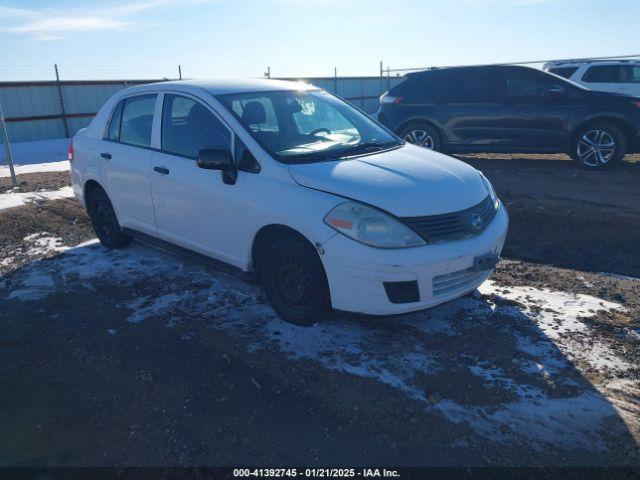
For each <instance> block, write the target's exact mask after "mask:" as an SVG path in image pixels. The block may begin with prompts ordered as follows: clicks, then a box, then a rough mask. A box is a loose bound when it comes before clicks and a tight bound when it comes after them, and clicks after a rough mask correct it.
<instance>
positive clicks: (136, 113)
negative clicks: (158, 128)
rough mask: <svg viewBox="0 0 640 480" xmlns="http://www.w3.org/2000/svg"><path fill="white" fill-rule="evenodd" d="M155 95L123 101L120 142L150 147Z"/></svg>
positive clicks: (140, 96)
mask: <svg viewBox="0 0 640 480" xmlns="http://www.w3.org/2000/svg"><path fill="white" fill-rule="evenodd" d="M156 97H157V95H155V94H153V95H139V96H135V97H129V98H125V99H124V106H123V108H122V123H121V125H120V142H122V143H126V144H129V145H135V146H138V147H150V146H151V127H152V126H153V112H154V110H155V108H156Z"/></svg>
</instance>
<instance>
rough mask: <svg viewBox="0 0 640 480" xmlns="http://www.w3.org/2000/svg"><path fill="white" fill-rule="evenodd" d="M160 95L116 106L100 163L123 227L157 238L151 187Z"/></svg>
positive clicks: (101, 148)
mask: <svg viewBox="0 0 640 480" xmlns="http://www.w3.org/2000/svg"><path fill="white" fill-rule="evenodd" d="M156 99H157V95H156V94H155V93H154V94H139V95H135V96H131V97H127V98H125V99H123V100H120V102H119V103H118V104H117V105H116V106H115V108H114V110H113V112H112V114H111V119H110V121H109V124H108V127H107V131H106V132H105V137H104V139H103V141H102V142H101V145H100V146H99V148H98V150H99V151H98V152H97V153H98V155H97V161H98V165H99V170H100V172H101V177H102V179H103V181H104V183H105V188H106V190H107V194H108V195H109V198H110V199H111V203H112V204H113V206H114V209H115V211H116V215H117V216H118V221H119V222H120V225H121V226H123V227H128V228H133V229H135V230H139V231H141V232H144V233H147V234H155V231H156V225H155V219H154V214H153V204H152V201H151V191H150V187H149V166H150V163H151V153H152V152H151V134H152V126H153V115H154V110H155V106H156Z"/></svg>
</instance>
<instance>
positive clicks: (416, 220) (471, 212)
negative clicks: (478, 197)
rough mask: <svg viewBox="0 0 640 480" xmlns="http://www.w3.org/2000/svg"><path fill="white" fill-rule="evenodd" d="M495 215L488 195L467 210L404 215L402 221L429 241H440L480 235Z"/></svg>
mask: <svg viewBox="0 0 640 480" xmlns="http://www.w3.org/2000/svg"><path fill="white" fill-rule="evenodd" d="M495 216H496V209H495V207H494V205H493V202H492V201H491V197H490V196H488V195H487V197H486V198H485V199H484V200H483V201H481V202H480V203H479V204H477V205H475V206H473V207H471V208H467V209H466V210H460V211H459V212H454V213H445V214H442V215H430V216H428V217H404V218H400V221H402V222H403V223H404V224H405V225H407V226H408V227H409V228H411V229H412V230H414V231H415V232H417V233H418V234H419V235H420V236H421V237H422V238H424V239H425V240H426V241H427V242H429V243H438V242H447V241H452V240H461V239H463V238H469V237H474V236H476V235H479V234H481V233H482V232H484V230H485V229H486V228H487V226H488V225H489V224H490V223H491V221H492V220H493V218H494V217H495ZM478 219H479V221H478Z"/></svg>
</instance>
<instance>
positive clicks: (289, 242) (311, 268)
mask: <svg viewBox="0 0 640 480" xmlns="http://www.w3.org/2000/svg"><path fill="white" fill-rule="evenodd" d="M260 272H261V277H262V283H263V285H264V290H265V293H266V294H267V298H268V299H269V302H270V303H271V306H272V307H273V309H274V310H275V311H276V312H277V313H278V315H279V316H280V317H281V318H282V319H283V320H285V321H287V322H289V323H293V324H295V325H302V326H310V325H313V324H314V323H315V322H317V321H318V320H320V319H321V318H322V317H323V316H324V315H326V314H327V313H328V311H329V306H330V301H329V285H328V283H327V277H326V274H325V272H324V268H323V266H322V262H321V261H320V258H319V257H318V252H316V250H315V249H314V248H313V247H312V246H311V245H310V244H309V243H307V242H305V241H303V240H301V239H298V238H293V237H289V238H284V239H282V240H279V241H277V242H276V243H274V244H273V245H271V247H269V249H268V250H267V251H266V253H265V256H264V261H263V263H262V268H261V269H260Z"/></svg>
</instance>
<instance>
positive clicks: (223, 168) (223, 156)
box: [196, 147, 238, 185]
mask: <svg viewBox="0 0 640 480" xmlns="http://www.w3.org/2000/svg"><path fill="white" fill-rule="evenodd" d="M196 163H197V165H198V167H200V168H203V169H205V170H220V172H221V173H222V181H223V182H224V183H226V184H227V185H233V184H235V183H236V180H237V179H238V171H237V170H236V166H235V164H234V163H233V156H232V155H231V152H230V151H229V149H227V148H224V147H206V148H202V149H200V150H198V153H197V154H196Z"/></svg>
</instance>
